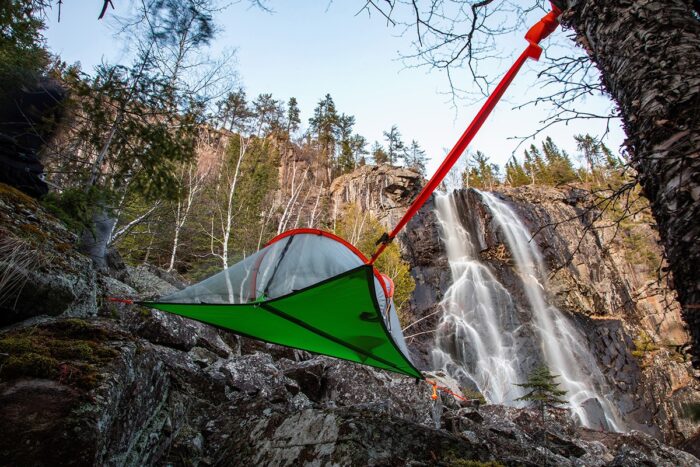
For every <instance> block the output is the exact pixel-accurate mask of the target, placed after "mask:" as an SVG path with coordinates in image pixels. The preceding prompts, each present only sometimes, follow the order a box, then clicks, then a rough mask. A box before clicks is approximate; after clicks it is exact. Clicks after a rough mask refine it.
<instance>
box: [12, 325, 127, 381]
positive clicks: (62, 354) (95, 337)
mask: <svg viewBox="0 0 700 467" xmlns="http://www.w3.org/2000/svg"><path fill="white" fill-rule="evenodd" d="M120 337H121V336H119V335H117V334H116V333H114V332H110V331H107V330H106V329H104V328H101V327H99V326H96V325H94V324H93V323H89V322H87V321H84V320H80V319H67V320H60V321H56V322H52V323H49V324H41V325H38V326H36V327H31V328H24V329H21V330H17V331H10V332H8V333H6V334H4V335H2V336H0V380H13V379H19V378H26V377H34V378H45V379H52V380H58V381H60V382H62V383H64V384H67V385H70V386H74V387H76V388H80V389H84V390H90V389H93V388H94V387H95V386H96V385H97V384H98V383H99V381H100V367H101V366H102V365H104V364H105V363H108V362H109V361H111V360H112V359H114V358H115V357H116V356H117V355H118V352H117V351H116V350H114V349H113V348H111V347H110V346H109V345H108V343H107V342H108V341H110V340H114V339H118V338H120Z"/></svg>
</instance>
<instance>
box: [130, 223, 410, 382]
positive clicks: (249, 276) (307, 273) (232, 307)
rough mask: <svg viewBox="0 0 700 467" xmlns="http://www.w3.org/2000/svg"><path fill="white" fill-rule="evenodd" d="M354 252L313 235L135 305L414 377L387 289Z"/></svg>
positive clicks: (274, 245) (307, 232)
mask: <svg viewBox="0 0 700 467" xmlns="http://www.w3.org/2000/svg"><path fill="white" fill-rule="evenodd" d="M368 263H369V261H368V260H367V258H365V256H364V255H362V253H360V252H359V251H358V250H357V249H356V248H355V247H354V246H352V245H351V244H349V243H347V242H346V241H344V240H343V239H341V238H339V237H337V236H335V235H333V234H330V233H328V232H324V231H321V230H315V229H297V230H291V231H289V232H285V233H284V234H281V235H279V236H277V237H276V238H274V239H273V240H272V241H271V242H270V243H269V244H268V245H267V246H266V247H265V248H263V249H261V250H260V251H258V252H257V253H255V254H254V255H251V256H249V257H248V258H246V259H245V260H243V261H241V262H240V263H238V264H235V265H233V266H231V267H230V268H228V269H226V270H224V271H222V272H220V273H218V274H216V275H214V276H212V277H210V278H208V279H206V280H204V281H203V282H200V283H198V284H194V285H192V286H190V287H187V288H185V289H183V290H181V291H179V292H175V293H173V294H171V295H168V296H165V297H162V298H161V299H160V300H159V301H157V302H141V303H142V304H143V305H146V306H149V307H151V308H156V309H158V310H162V311H167V312H170V313H174V314H177V315H181V316H184V317H187V318H191V319H195V320H197V321H201V322H204V323H208V324H213V325H215V326H219V327H221V328H225V329H229V330H231V331H233V332H235V333H237V334H240V335H242V336H247V337H252V338H255V339H259V340H262V341H265V342H271V343H273V344H279V345H284V346H287V347H293V348H296V349H302V350H307V351H310V352H314V353H318V354H323V355H328V356H331V357H336V358H341V359H344V360H350V361H353V362H358V363H362V364H365V365H370V366H373V367H377V368H382V369H384V370H389V371H393V372H396V373H402V374H405V375H408V376H412V377H415V378H422V375H421V374H420V372H419V371H418V370H417V369H416V367H415V366H414V365H413V363H412V362H411V360H410V357H409V352H408V349H407V348H406V344H405V342H404V338H403V334H402V333H401V327H400V325H399V320H398V317H397V315H396V309H395V308H394V304H393V301H392V299H391V297H392V295H393V283H392V282H391V279H389V278H388V277H387V276H384V275H382V274H380V273H379V272H378V271H377V270H376V269H375V268H374V267H373V266H372V265H370V264H368Z"/></svg>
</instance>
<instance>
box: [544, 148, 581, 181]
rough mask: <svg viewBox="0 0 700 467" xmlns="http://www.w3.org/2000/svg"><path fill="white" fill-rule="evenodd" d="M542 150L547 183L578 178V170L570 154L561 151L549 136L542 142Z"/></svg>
mask: <svg viewBox="0 0 700 467" xmlns="http://www.w3.org/2000/svg"><path fill="white" fill-rule="evenodd" d="M542 152H543V153H544V159H545V162H546V174H545V178H546V179H547V180H546V181H547V183H550V184H552V185H560V184H563V183H569V182H573V181H574V180H576V172H574V166H573V164H572V163H571V159H569V156H568V154H566V151H561V150H560V149H559V148H558V147H557V145H556V144H554V142H553V141H552V138H550V137H549V136H547V138H546V139H545V140H544V141H543V142H542Z"/></svg>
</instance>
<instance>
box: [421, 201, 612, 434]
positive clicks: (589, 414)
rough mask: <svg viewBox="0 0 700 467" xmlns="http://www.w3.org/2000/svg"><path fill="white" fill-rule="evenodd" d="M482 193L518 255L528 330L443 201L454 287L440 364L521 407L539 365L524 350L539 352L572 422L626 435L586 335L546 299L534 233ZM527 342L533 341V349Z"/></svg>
mask: <svg viewBox="0 0 700 467" xmlns="http://www.w3.org/2000/svg"><path fill="white" fill-rule="evenodd" d="M480 194H481V197H482V199H483V201H484V204H486V206H488V208H489V210H490V211H491V214H492V215H493V222H494V224H495V226H496V227H497V228H498V230H499V232H500V233H501V234H502V235H503V238H504V240H505V243H506V244H507V246H508V249H509V250H510V253H511V255H512V257H513V260H514V262H515V265H516V267H517V272H518V274H519V277H520V280H521V281H522V285H523V290H524V291H525V295H526V298H527V301H528V303H529V308H530V309H529V310H528V312H529V313H530V316H529V317H527V318H524V321H526V323H524V325H525V326H523V325H520V324H519V323H518V321H517V315H516V314H515V311H514V310H515V307H514V306H513V304H512V299H511V297H510V294H509V293H508V292H507V291H506V290H505V288H504V287H503V286H502V285H501V284H500V283H499V282H498V280H497V279H496V277H495V276H494V275H493V274H492V273H491V272H490V270H489V269H488V268H487V267H486V266H485V265H483V264H482V263H481V262H480V261H479V260H478V256H477V254H476V248H475V246H474V242H472V241H471V240H472V239H470V238H469V234H468V233H467V231H466V230H465V229H464V227H463V226H462V223H461V221H460V220H459V217H458V214H457V210H456V206H455V201H454V196H452V195H443V196H437V197H436V201H435V203H436V207H437V215H438V219H439V221H440V225H441V227H442V229H443V235H444V241H445V245H446V250H447V256H448V260H449V263H450V268H451V270H452V277H453V284H452V286H451V287H450V288H449V289H448V291H447V293H446V296H445V299H444V300H443V302H442V306H443V308H444V314H443V318H442V321H441V324H440V329H439V331H438V337H437V349H436V351H435V352H434V354H433V355H434V360H435V364H436V365H437V366H439V367H442V368H444V369H445V370H446V371H448V372H449V373H451V374H452V375H453V376H455V377H459V376H467V377H468V378H469V379H471V380H472V381H473V382H474V383H475V385H476V386H477V388H478V389H479V390H480V391H481V392H482V393H483V394H484V397H486V399H487V400H488V401H489V402H493V403H501V404H507V405H515V404H514V399H516V398H517V397H519V396H520V395H522V390H521V389H520V388H519V387H518V386H514V383H518V382H524V381H525V380H526V378H527V374H526V373H527V371H529V370H531V369H532V366H533V365H532V361H527V358H528V357H531V356H528V355H527V353H528V352H527V350H525V351H523V348H525V349H527V348H529V349H537V348H539V349H540V351H541V356H540V358H541V359H542V360H544V362H545V363H546V364H547V366H549V368H550V370H551V371H552V373H553V374H556V375H559V378H558V381H559V383H560V385H561V387H562V389H564V390H566V391H567V394H566V395H565V396H564V397H565V398H566V399H567V400H568V401H569V408H570V410H571V412H572V414H573V415H574V417H575V418H577V419H578V420H579V421H580V423H581V424H582V425H584V426H587V427H591V428H605V429H612V430H615V431H621V430H622V429H623V424H622V423H621V421H620V420H619V416H618V415H617V411H616V409H615V407H614V404H613V403H612V402H611V401H610V400H609V399H608V397H607V396H606V394H607V393H609V392H610V391H609V389H608V386H607V384H606V382H605V378H604V376H603V374H602V372H601V371H600V369H599V368H598V365H597V364H596V361H595V358H594V357H593V355H592V354H591V352H590V351H589V349H588V348H587V345H586V342H587V341H586V338H585V336H583V335H582V334H581V333H580V332H579V331H578V329H576V327H575V326H574V325H573V324H572V323H571V322H570V321H569V319H568V318H567V317H566V316H565V315H564V314H563V313H562V312H561V311H560V310H558V309H557V308H556V307H554V306H552V305H551V304H549V303H548V302H547V300H546V298H545V294H544V287H543V284H544V283H546V282H545V280H544V278H545V277H546V276H545V273H546V269H545V267H544V263H543V261H542V256H541V254H540V252H539V250H538V249H537V246H536V244H535V242H534V241H532V242H531V241H530V238H531V234H530V232H529V231H528V230H527V228H526V227H525V226H524V225H523V223H522V222H521V221H520V219H519V218H518V217H517V216H516V215H515V213H514V212H513V210H512V209H510V207H509V206H508V205H506V204H505V203H503V202H502V201H500V200H498V199H497V198H496V197H494V196H493V195H492V194H489V193H480ZM523 327H527V328H528V330H527V331H525V330H523V329H522V328H523ZM451 340H453V342H451ZM526 340H530V341H532V340H535V342H529V345H528V344H527V343H525V342H523V341H526ZM530 352H532V350H531V351H530ZM523 373H525V374H523Z"/></svg>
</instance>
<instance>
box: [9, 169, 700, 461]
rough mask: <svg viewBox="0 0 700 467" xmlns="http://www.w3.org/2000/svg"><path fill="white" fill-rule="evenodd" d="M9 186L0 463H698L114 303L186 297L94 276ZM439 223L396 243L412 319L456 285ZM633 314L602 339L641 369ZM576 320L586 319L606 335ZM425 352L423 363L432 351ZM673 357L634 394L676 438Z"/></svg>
mask: <svg viewBox="0 0 700 467" xmlns="http://www.w3.org/2000/svg"><path fill="white" fill-rule="evenodd" d="M404 180H405V179H404ZM390 185H391V184H389V185H387V187H388V186H390ZM0 188H2V190H0V216H1V218H0V248H2V249H3V255H2V257H1V258H0V281H2V282H0V285H2V292H3V293H2V294H0V298H1V299H2V303H1V306H2V310H1V311H2V316H3V323H2V326H3V327H2V329H0V432H2V433H3V437H2V439H0V459H1V462H0V463H2V464H7V465H162V464H171V465H240V464H243V463H246V464H250V463H253V464H255V465H484V464H478V463H477V462H481V463H488V462H492V461H494V462H499V463H501V464H505V465H542V464H544V463H548V464H553V465H591V466H593V465H596V466H597V465H630V466H632V465H640V464H646V465H669V466H671V465H699V464H698V460H697V459H696V458H694V457H692V456H691V455H690V454H688V453H685V452H682V451H679V450H678V449H675V448H672V447H669V446H668V445H664V444H661V443H660V442H659V441H658V440H656V439H654V438H653V437H651V436H649V435H648V434H644V433H641V432H638V431H632V432H630V433H627V434H619V433H606V432H598V431H593V430H587V429H582V428H580V427H576V426H574V425H573V424H572V423H571V421H570V419H569V418H568V416H567V415H566V414H563V413H562V414H557V415H556V416H555V417H554V418H552V419H551V420H549V421H548V423H547V424H546V425H545V426H543V425H542V424H541V422H540V421H539V420H540V418H539V415H538V414H536V413H534V412H532V411H530V410H526V409H513V408H507V407H501V406H495V405H487V406H484V407H480V408H479V407H462V406H460V405H458V404H457V403H456V401H455V399H454V398H452V397H451V396H445V395H441V396H440V398H439V399H438V402H437V403H433V401H432V399H431V398H430V393H431V388H430V386H428V385H427V384H424V383H419V384H417V383H416V382H414V381H413V380H410V379H408V378H404V377H399V376H395V375H393V374H389V373H386V372H381V371H375V370H373V369H370V368H366V367H362V366H359V365H354V364H350V363H344V362H339V361H336V360H332V359H328V358H324V357H318V356H313V355H310V354H307V353H305V352H299V351H293V350H289V349H284V348H280V347H276V346H271V345H266V344H261V343H258V342H255V341H251V340H248V339H244V338H240V337H238V336H235V335H232V334H230V333H227V332H224V331H221V330H217V329H214V328H211V327H208V326H205V325H202V324H198V323H196V322H192V321H188V320H184V319H181V318H178V317H174V316H170V315H166V314H163V313H160V312H157V311H153V310H149V309H145V308H140V307H137V306H133V305H128V304H122V303H114V302H110V301H108V300H106V298H105V297H111V296H118V297H144V298H145V297H152V296H155V295H159V294H162V293H166V292H168V291H171V290H173V289H174V288H177V287H180V286H181V285H182V284H181V283H179V282H178V281H177V280H175V279H173V278H172V277H169V276H168V275H165V274H163V273H162V272H160V271H157V270H154V269H153V268H150V267H148V266H139V267H135V268H133V267H127V266H124V265H123V264H122V263H120V261H119V260H118V258H117V257H116V256H113V257H111V261H110V270H109V271H99V272H98V271H95V270H94V268H93V267H92V265H91V263H90V261H89V260H87V259H86V258H85V257H83V256H81V255H80V254H78V253H77V252H75V251H74V250H73V247H72V245H73V244H74V243H75V238H74V236H73V235H72V234H70V233H69V232H68V231H67V230H66V229H65V227H63V226H62V225H61V223H60V222H59V221H57V220H56V219H54V218H52V217H51V216H49V215H48V214H46V213H45V212H44V211H43V210H42V209H41V208H40V207H39V206H38V205H37V203H35V202H34V201H32V200H31V199H29V198H27V197H24V196H22V195H21V194H19V193H17V192H16V191H14V190H12V189H9V188H6V187H4V186H0ZM409 191H410V190H409ZM468 196H469V195H468V194H465V197H467V198H468ZM465 199H466V198H465ZM465 209H466V208H465ZM465 212H466V211H465ZM484 218H485V219H486V218H487V216H485V217H484ZM431 219H432V218H431V212H430V210H429V209H428V210H424V211H423V213H422V214H421V217H420V218H419V219H417V220H416V221H415V222H414V223H413V226H412V227H411V228H410V229H409V231H408V232H407V235H406V236H405V238H404V247H405V250H406V255H407V257H408V258H411V259H412V260H413V261H414V272H415V276H416V278H417V280H419V288H418V289H417V290H416V294H415V296H414V300H413V307H414V313H416V314H417V315H420V313H424V312H426V311H427V310H429V309H432V307H434V306H435V303H437V301H439V297H440V293H441V292H440V291H441V290H442V289H444V286H445V285H446V284H447V283H448V281H449V271H448V272H447V274H448V276H446V275H445V269H444V262H445V261H444V258H443V259H442V260H441V259H440V252H441V251H442V250H441V246H440V242H439V239H438V236H437V230H436V226H435V225H434V219H432V220H431ZM431 222H432V224H431ZM494 245H495V243H494ZM492 250H493V249H492V248H485V249H484V252H489V251H492ZM10 253H11V254H10ZM485 254H486V253H485ZM563 277H564V276H563ZM561 284H562V287H564V286H565V285H566V284H567V282H566V281H565V280H564V279H562V280H561ZM562 290H563V289H562ZM577 290H578V289H577ZM601 290H602V289H601ZM590 292H591V293H593V292H594V291H593V290H591V291H590ZM578 293H580V294H581V296H583V297H585V294H583V292H581V291H578ZM562 295H563V292H562ZM611 296H613V295H611ZM431 297H432V302H431ZM611 300H612V299H611ZM577 303H582V304H585V303H587V302H586V301H585V300H583V299H578V300H577ZM650 303H652V304H653V303H655V302H653V301H651V302H650ZM581 306H583V305H581ZM635 309H636V308H635ZM615 313H622V312H617V311H615ZM625 313H628V314H634V313H637V311H634V310H632V309H630V310H628V311H625ZM638 313H639V316H640V319H639V320H637V321H632V320H629V323H628V322H627V315H624V316H623V315H620V314H617V315H613V316H610V317H608V318H606V320H608V321H611V322H612V321H615V320H617V321H618V324H617V326H618V327H615V326H607V325H606V326H605V327H604V328H605V329H610V331H609V332H608V334H607V335H608V336H610V337H609V340H610V341H611V342H614V343H615V344H614V346H618V347H620V349H619V350H617V354H618V355H620V354H622V355H623V356H624V358H625V359H629V361H630V362H632V363H634V362H635V360H634V359H635V358H636V357H633V356H629V355H628V353H629V352H627V350H629V345H627V347H624V348H623V347H622V344H618V342H626V341H620V338H619V337H618V336H623V335H626V336H629V337H630V338H632V337H634V336H636V335H637V334H636V331H637V329H642V328H643V329H647V328H651V327H653V326H649V325H648V324H645V323H649V322H651V321H652V319H651V318H649V319H646V320H645V319H642V317H648V316H651V315H652V314H653V313H646V314H645V313H644V312H643V310H642V309H640V311H639V312H638ZM580 314H581V316H582V319H583V318H585V319H583V321H584V322H585V323H589V321H590V322H594V321H601V322H603V321H604V320H602V319H598V318H589V317H588V315H586V314H585V313H583V312H581V313H580ZM600 314H601V313H600V310H598V313H597V315H596V316H598V315H600ZM610 314H612V312H610ZM584 315H586V316H584ZM591 315H595V313H591ZM657 315H658V316H657ZM657 315H654V316H657V317H655V318H653V319H661V317H662V316H664V315H662V314H657ZM425 321H426V322H428V321H430V320H425ZM589 324H590V323H589ZM635 326H639V328H637V327H635ZM591 329H594V330H598V329H603V327H599V326H597V325H591ZM657 329H662V327H660V326H657ZM650 331H651V330H650ZM596 332H597V331H596ZM601 332H602V331H601ZM656 332H657V333H658V332H661V331H658V330H657V331H656ZM602 335H603V334H601V336H602ZM653 335H654V336H656V335H657V334H653ZM658 335H661V334H658ZM591 338H592V339H594V337H593V336H592V337H591ZM595 339H596V340H597V339H598V337H595ZM415 341H416V342H415V344H416V345H415V346H414V350H415V351H416V354H420V352H421V349H423V350H425V349H426V346H427V345H429V342H430V341H429V340H426V339H423V340H420V339H416V340H415ZM600 342H601V345H602V346H606V344H605V343H606V342H607V341H605V340H604V339H603V337H601V338H600ZM421 346H422V347H421ZM625 352H627V353H625ZM664 352H667V351H666V350H664V349H662V350H658V351H653V353H652V354H650V355H644V357H643V361H642V362H639V361H638V362H637V366H638V367H639V369H638V370H634V371H637V373H635V375H636V376H635V377H638V378H639V381H640V382H639V383H638V384H639V386H638V388H639V391H638V393H639V394H644V391H646V393H647V394H649V395H648V396H642V397H652V398H653V397H655V398H656V399H655V400H658V401H659V402H658V405H657V406H656V409H655V410H656V412H655V413H654V415H655V416H657V417H659V418H658V420H662V421H663V420H667V421H666V422H664V423H667V424H668V423H671V424H672V422H669V421H668V420H669V419H670V416H669V415H665V417H666V418H663V417H664V415H663V414H664V411H666V412H665V413H667V414H668V413H669V411H670V410H671V408H673V407H675V405H674V404H676V402H678V401H679V400H680V399H673V395H671V397H670V398H669V400H668V401H664V400H661V399H662V396H663V394H662V393H660V391H661V390H663V391H668V390H670V388H671V385H672V384H674V382H675V384H676V387H675V390H676V392H678V391H680V392H681V393H682V392H683V391H686V390H685V389H683V387H682V384H683V383H684V382H686V380H685V379H684V378H687V365H684V364H682V363H678V364H677V365H676V366H674V367H669V368H672V369H674V370H673V371H675V372H676V373H675V375H674V376H669V374H670V372H671V370H670V369H664V370H663V371H660V370H658V369H657V368H656V367H657V366H658V367H659V368H660V367H661V366H662V365H660V361H661V360H663V358H664V356H665V355H666V353H664ZM602 354H603V352H602V351H601V355H602ZM610 358H611V359H612V358H613V353H612V352H610ZM616 358H617V357H616ZM615 361H617V360H615ZM624 366H625V365H623V366H622V368H624ZM612 367H613V368H615V366H614V365H613V366H612ZM621 371H622V370H621ZM624 372H630V370H629V369H627V370H624ZM647 373H648V374H647ZM615 374H616V373H615ZM436 376H440V375H436ZM652 378H657V379H658V383H657V384H658V386H652V385H650V384H648V382H647V380H648V379H652ZM673 378H675V379H673ZM442 381H444V384H452V385H454V382H450V381H449V379H448V378H446V377H444V378H443V379H442ZM667 385H668V387H667ZM686 386H687V384H686ZM455 390H456V391H459V389H457V388H456V387H455ZM655 392H658V394H657V393H655ZM664 394H665V393H664ZM653 420H656V419H653ZM662 426H663V425H662ZM662 429H663V430H664V432H666V430H667V429H666V428H662ZM675 429H676V430H677V431H678V432H679V433H681V434H682V433H685V432H687V429H685V428H683V427H682V426H678V427H677V428H675ZM668 439H669V440H672V439H671V438H668ZM470 462H471V463H470ZM485 465H489V464H485ZM490 465H495V464H490Z"/></svg>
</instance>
